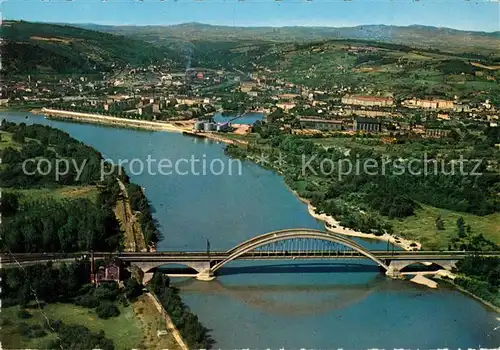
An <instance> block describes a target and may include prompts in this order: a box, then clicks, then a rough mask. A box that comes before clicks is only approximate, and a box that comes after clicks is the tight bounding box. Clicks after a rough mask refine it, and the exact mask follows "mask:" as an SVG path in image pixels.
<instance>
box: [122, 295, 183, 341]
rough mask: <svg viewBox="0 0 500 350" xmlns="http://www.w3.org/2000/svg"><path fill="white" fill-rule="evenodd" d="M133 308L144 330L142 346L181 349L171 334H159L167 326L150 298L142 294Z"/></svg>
mask: <svg viewBox="0 0 500 350" xmlns="http://www.w3.org/2000/svg"><path fill="white" fill-rule="evenodd" d="M132 308H133V310H134V313H135V316H136V318H137V320H138V321H139V323H140V325H141V329H142V332H143V339H142V342H141V344H142V347H144V348H146V349H170V350H178V349H180V347H179V344H177V342H176V341H175V339H174V337H173V336H172V335H171V334H168V333H167V334H164V335H161V336H158V332H162V331H165V330H166V329H167V326H166V324H165V322H164V321H163V319H161V317H160V316H159V313H158V310H157V309H156V307H155V306H154V305H153V303H152V301H151V299H150V298H148V297H147V296H146V295H141V296H140V297H139V299H138V300H137V301H136V302H135V303H134V304H133V305H132Z"/></svg>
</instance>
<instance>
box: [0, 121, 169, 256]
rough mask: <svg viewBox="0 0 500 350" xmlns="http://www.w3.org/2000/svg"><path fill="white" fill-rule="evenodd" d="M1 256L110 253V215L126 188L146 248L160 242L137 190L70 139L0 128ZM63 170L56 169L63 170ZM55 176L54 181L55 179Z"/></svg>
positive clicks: (116, 241)
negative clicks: (4, 253) (121, 185)
mask: <svg viewBox="0 0 500 350" xmlns="http://www.w3.org/2000/svg"><path fill="white" fill-rule="evenodd" d="M0 159H2V164H1V166H0V168H1V170H2V171H1V172H0V186H1V187H2V189H3V193H2V201H1V203H0V213H1V214H2V225H1V226H0V237H2V244H1V245H0V250H2V249H4V248H7V249H9V250H10V251H12V252H74V251H89V250H96V251H116V250H117V249H120V248H121V246H122V232H121V230H120V225H119V222H118V221H117V218H116V215H115V213H114V211H113V210H114V208H115V207H116V205H117V200H118V198H119V197H120V196H121V191H120V188H119V186H118V182H117V181H116V178H117V177H119V178H120V180H121V181H122V182H123V183H124V184H125V185H126V186H127V190H128V194H129V196H130V198H131V201H132V208H133V209H134V211H138V212H140V213H141V214H140V216H139V223H140V225H141V229H142V232H143V233H144V238H145V241H146V243H147V244H150V243H151V244H154V243H156V242H157V240H158V239H159V238H160V233H159V232H158V230H157V228H156V226H155V222H154V220H153V218H152V215H151V213H152V210H153V209H152V208H151V207H150V205H149V202H148V201H147V199H146V197H145V196H144V193H143V192H142V191H141V188H140V187H139V186H137V185H134V184H132V183H130V182H129V179H128V177H127V176H126V175H124V174H123V170H122V172H121V173H120V171H118V169H117V168H116V167H115V168H114V171H112V169H111V168H110V166H111V165H110V164H107V163H106V164H105V165H104V164H101V161H102V160H103V159H102V156H101V154H100V153H99V152H97V151H96V150H94V149H93V148H91V147H89V146H87V145H85V144H83V143H81V142H80V141H77V140H75V139H73V138H72V137H71V136H70V135H69V134H67V133H66V132H63V131H61V130H58V129H54V128H51V127H49V126H43V125H37V124H34V125H26V124H24V123H21V124H14V123H10V122H4V123H3V124H2V126H1V127H0ZM65 162H66V164H67V165H68V166H67V167H66V165H62V166H58V164H59V165H61V164H64V163H65ZM58 174H59V175H58Z"/></svg>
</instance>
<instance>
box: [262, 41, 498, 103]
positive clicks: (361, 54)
mask: <svg viewBox="0 0 500 350" xmlns="http://www.w3.org/2000/svg"><path fill="white" fill-rule="evenodd" d="M474 61H476V62H477V60H474ZM487 61H488V62H490V64H491V63H492V62H493V61H490V60H489V59H488V60H487ZM256 63H257V64H259V65H260V66H264V67H266V68H267V69H271V70H272V71H274V72H276V74H277V77H279V78H282V79H284V80H285V81H288V82H292V83H295V84H301V85H305V86H308V87H311V88H314V89H331V90H333V91H334V93H335V90H338V88H340V86H350V87H351V88H353V87H356V88H361V87H362V88H364V90H365V91H374V92H382V93H394V94H395V97H396V99H404V98H407V97H409V96H415V97H418V98H425V97H435V98H436V97H441V98H447V99H452V98H453V97H454V96H455V95H456V96H458V97H459V98H463V99H471V100H472V101H481V102H484V99H485V98H489V99H490V100H491V101H492V103H493V104H496V105H500V100H498V97H496V96H498V94H499V92H500V90H499V89H500V88H499V85H498V83H497V82H496V81H497V80H498V79H499V78H500V71H499V70H496V71H494V70H488V69H486V68H481V67H475V66H472V65H471V59H470V57H464V56H463V55H462V54H452V53H446V54H445V53H436V52H432V51H430V50H427V51H426V50H422V49H415V48H411V47H407V46H402V45H392V44H382V43H377V42H371V43H369V42H359V41H352V40H351V41H345V40H330V41H325V42H312V43H307V44H282V45H281V46H279V47H277V48H275V49H274V50H269V51H268V52H267V53H266V54H264V55H261V56H259V58H258V59H257V62H256ZM262 73H263V74H265V72H262ZM477 91H483V93H481V94H477ZM338 94H339V96H340V95H343V94H345V92H343V93H340V92H339V93H338Z"/></svg>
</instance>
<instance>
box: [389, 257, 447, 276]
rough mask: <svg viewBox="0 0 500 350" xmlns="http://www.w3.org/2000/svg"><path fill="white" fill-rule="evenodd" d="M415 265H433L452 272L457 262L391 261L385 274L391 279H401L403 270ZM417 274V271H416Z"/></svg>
mask: <svg viewBox="0 0 500 350" xmlns="http://www.w3.org/2000/svg"><path fill="white" fill-rule="evenodd" d="M415 263H421V264H423V265H432V264H436V265H439V266H440V267H442V268H443V269H445V270H448V271H450V270H451V269H452V268H453V267H455V265H456V263H457V260H456V259H453V260H452V259H450V260H428V261H418V260H391V261H389V262H388V264H387V265H388V266H389V268H388V269H387V271H386V272H385V275H386V276H388V277H391V278H401V277H402V274H401V270H403V269H404V268H405V267H407V266H409V265H412V264H415ZM415 272H417V271H415Z"/></svg>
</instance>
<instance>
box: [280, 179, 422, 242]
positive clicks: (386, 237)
mask: <svg viewBox="0 0 500 350" xmlns="http://www.w3.org/2000/svg"><path fill="white" fill-rule="evenodd" d="M289 189H290V188H289ZM290 190H291V191H292V192H293V194H295V196H296V197H297V198H298V199H299V200H300V201H301V202H303V203H305V204H307V210H308V211H309V214H310V215H311V216H312V217H313V218H315V219H317V220H320V221H323V222H324V223H325V229H326V230H327V231H329V232H332V233H336V234H341V235H345V236H352V237H358V238H365V239H373V240H377V241H382V242H389V243H391V244H393V245H395V246H398V247H401V248H402V249H404V250H420V249H421V248H422V245H421V244H420V243H419V242H417V241H413V240H409V239H406V238H403V237H398V236H393V235H390V234H388V233H385V234H383V235H380V236H377V235H374V234H373V233H364V232H361V231H356V230H353V229H350V228H347V227H342V226H341V225H340V222H339V221H338V220H336V219H335V218H334V217H333V216H330V215H328V214H324V213H322V214H319V213H317V212H316V207H314V206H313V205H312V204H311V202H310V201H309V200H307V199H305V198H302V197H300V196H299V194H298V193H297V191H294V190H292V189H290Z"/></svg>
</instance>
